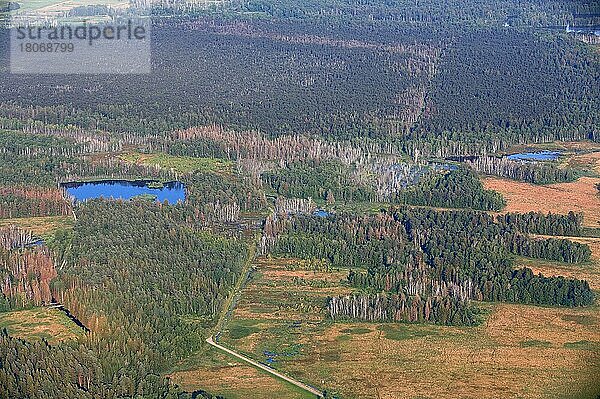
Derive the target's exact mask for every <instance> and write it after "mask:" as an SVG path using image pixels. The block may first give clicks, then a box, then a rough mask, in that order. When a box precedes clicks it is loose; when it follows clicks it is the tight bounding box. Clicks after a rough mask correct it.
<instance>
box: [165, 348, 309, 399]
mask: <svg viewBox="0 0 600 399" xmlns="http://www.w3.org/2000/svg"><path fill="white" fill-rule="evenodd" d="M199 359H201V364H196V365H192V366H190V367H189V369H188V368H185V369H183V370H180V371H175V372H173V373H171V374H170V375H168V376H167V377H168V378H170V379H171V381H172V382H174V383H175V384H177V385H179V386H180V387H181V388H182V389H183V390H185V391H187V392H194V391H196V390H199V389H203V390H205V391H208V392H210V393H211V394H213V395H222V396H224V397H226V398H229V399H247V398H256V399H271V398H286V399H287V398H290V399H306V398H307V396H306V395H305V394H303V393H301V392H299V391H297V390H296V389H295V387H293V386H292V385H290V384H288V383H286V382H284V381H281V380H278V379H276V378H273V377H272V376H270V375H268V374H267V373H265V372H263V371H260V370H258V369H256V368H254V367H252V366H249V365H247V364H245V363H243V362H241V361H239V360H238V359H235V358H233V357H231V356H229V355H226V354H223V353H221V352H218V351H216V350H214V349H212V348H210V349H208V350H207V351H205V352H202V353H200V354H199Z"/></svg>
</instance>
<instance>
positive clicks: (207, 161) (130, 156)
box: [119, 152, 233, 175]
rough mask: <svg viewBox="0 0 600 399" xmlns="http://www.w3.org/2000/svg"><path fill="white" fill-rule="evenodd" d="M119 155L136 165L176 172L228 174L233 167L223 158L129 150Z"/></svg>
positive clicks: (231, 163)
mask: <svg viewBox="0 0 600 399" xmlns="http://www.w3.org/2000/svg"><path fill="white" fill-rule="evenodd" d="M119 157H120V158H121V159H123V160H125V161H127V162H131V163H135V164H137V165H145V166H158V167H160V168H162V169H171V170H174V171H175V172H178V173H191V172H212V173H217V174H225V175H228V174H231V173H232V167H233V162H230V161H225V160H223V159H217V158H195V157H182V156H181V157H180V156H174V155H168V154H163V153H153V154H142V153H139V152H130V153H126V154H121V155H120V156H119Z"/></svg>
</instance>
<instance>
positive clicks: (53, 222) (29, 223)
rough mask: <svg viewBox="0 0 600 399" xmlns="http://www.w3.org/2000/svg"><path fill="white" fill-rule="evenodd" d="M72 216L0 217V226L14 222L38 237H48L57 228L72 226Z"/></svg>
mask: <svg viewBox="0 0 600 399" xmlns="http://www.w3.org/2000/svg"><path fill="white" fill-rule="evenodd" d="M73 222H74V221H73V217H72V216H43V217H30V218H16V219H0V227H2V226H8V225H11V224H14V225H15V226H18V227H21V228H22V229H25V230H30V231H32V232H33V234H35V235H36V236H38V237H42V238H48V237H50V236H52V235H53V234H54V233H55V232H56V231H57V230H61V229H70V228H71V227H73Z"/></svg>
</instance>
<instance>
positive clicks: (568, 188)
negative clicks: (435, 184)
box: [483, 177, 600, 227]
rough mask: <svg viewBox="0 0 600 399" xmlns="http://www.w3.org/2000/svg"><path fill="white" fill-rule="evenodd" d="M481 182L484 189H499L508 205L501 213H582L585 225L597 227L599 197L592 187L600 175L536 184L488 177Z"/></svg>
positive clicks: (599, 214) (598, 180) (599, 221)
mask: <svg viewBox="0 0 600 399" xmlns="http://www.w3.org/2000/svg"><path fill="white" fill-rule="evenodd" d="M483 183H484V185H485V188H486V189H490V190H495V191H498V192H499V193H501V194H502V195H503V196H504V198H505V199H506V203H507V205H506V208H505V209H504V210H503V212H530V211H536V212H537V211H541V212H544V213H548V212H552V213H559V214H567V213H569V211H574V212H582V213H583V217H584V219H583V224H584V225H585V226H589V227H599V226H600V196H599V195H598V190H597V189H596V187H595V186H596V184H598V183H600V178H592V177H582V178H580V179H579V180H577V181H575V182H571V183H558V184H549V185H546V186H539V185H535V184H530V183H524V182H518V181H514V180H508V179H499V178H495V177H488V178H485V179H484V180H483Z"/></svg>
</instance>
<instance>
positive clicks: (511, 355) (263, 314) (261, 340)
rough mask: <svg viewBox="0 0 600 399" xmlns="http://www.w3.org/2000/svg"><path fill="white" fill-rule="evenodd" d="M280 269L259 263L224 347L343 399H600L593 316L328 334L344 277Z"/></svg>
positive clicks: (598, 331) (518, 308) (489, 308)
mask: <svg viewBox="0 0 600 399" xmlns="http://www.w3.org/2000/svg"><path fill="white" fill-rule="evenodd" d="M286 262H290V260H276V259H273V260H266V259H263V260H261V261H260V262H258V263H257V265H256V267H257V272H256V274H255V276H254V279H253V280H252V281H251V283H250V284H249V285H248V286H247V287H246V288H245V290H244V292H243V296H242V300H241V302H240V304H239V307H238V308H237V310H236V311H235V313H234V317H233V320H232V321H231V322H230V324H229V326H228V330H227V331H225V332H224V334H223V336H222V342H224V343H226V344H227V345H229V346H230V347H232V348H236V350H239V351H241V352H243V353H246V354H248V355H250V356H252V357H253V358H255V359H256V360H259V361H262V362H266V363H271V364H272V366H273V367H276V368H277V369H279V370H283V371H284V372H286V373H288V374H290V375H292V376H294V377H295V378H298V379H300V380H302V381H304V382H308V383H311V384H313V385H315V386H319V387H321V388H324V389H327V390H329V391H330V392H336V393H337V394H338V395H339V397H340V398H387V399H403V398H408V399H417V398H421V399H422V398H436V399H437V398H490V399H492V398H494V399H495V398H532V399H533V398H593V399H596V396H595V395H596V394H597V393H600V392H596V390H595V388H596V387H597V386H598V385H597V383H598V382H599V380H598V378H597V377H598V373H600V314H599V312H598V311H599V308H598V307H597V306H595V307H592V308H585V309H561V308H542V307H535V306H525V305H512V304H481V306H482V307H483V308H484V309H485V311H486V312H488V316H487V319H486V322H485V323H484V324H482V325H480V326H477V327H441V326H432V325H416V324H415V325H411V324H373V323H335V324H334V323H332V322H330V321H328V320H327V319H326V316H325V314H324V312H323V305H324V303H325V300H326V297H327V296H328V295H332V294H334V293H344V292H348V290H349V289H348V288H347V287H344V286H343V285H339V286H337V287H335V286H334V284H335V282H336V281H340V279H343V276H344V275H345V272H344V271H340V272H335V273H334V274H333V275H329V274H328V273H326V272H314V271H310V270H290V269H288V268H287V267H286V266H285V265H286ZM315 287H319V288H315ZM314 306H321V309H320V310H316V309H314V308H313V307H314ZM244 378H246V377H244ZM283 397H284V396H282V398H283Z"/></svg>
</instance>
